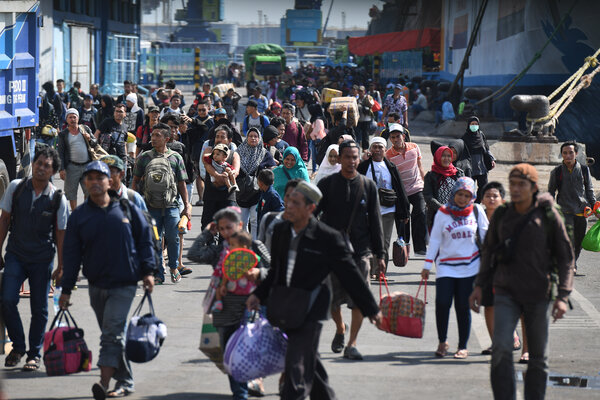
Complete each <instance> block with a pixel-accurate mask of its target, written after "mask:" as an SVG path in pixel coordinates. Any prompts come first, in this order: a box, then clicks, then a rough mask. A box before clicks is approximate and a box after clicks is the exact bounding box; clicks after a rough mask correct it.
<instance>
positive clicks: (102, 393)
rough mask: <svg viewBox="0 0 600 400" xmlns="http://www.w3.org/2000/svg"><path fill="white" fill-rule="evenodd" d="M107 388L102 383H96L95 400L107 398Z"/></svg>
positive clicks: (93, 389) (93, 390) (93, 391)
mask: <svg viewBox="0 0 600 400" xmlns="http://www.w3.org/2000/svg"><path fill="white" fill-rule="evenodd" d="M106 389H107V388H105V387H104V386H102V384H101V383H94V385H93V386H92V394H93V395H94V400H104V399H106Z"/></svg>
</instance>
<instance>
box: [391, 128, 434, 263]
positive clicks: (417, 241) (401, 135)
mask: <svg viewBox="0 0 600 400" xmlns="http://www.w3.org/2000/svg"><path fill="white" fill-rule="evenodd" d="M388 130H389V132H390V142H392V147H391V148H390V149H389V150H388V151H387V152H386V153H385V157H386V158H387V159H388V160H390V161H391V162H392V163H394V165H396V168H398V172H399V173H400V178H401V179H402V184H403V185H404V189H405V190H406V195H407V196H408V201H409V202H410V204H412V207H413V208H412V213H411V216H410V221H406V223H405V224H404V229H403V230H402V231H403V235H402V236H403V237H404V240H405V241H406V243H409V242H410V238H411V228H412V239H413V249H414V251H415V254H418V255H421V256H424V255H425V253H426V252H427V228H426V226H427V225H426V220H425V197H423V187H424V186H425V185H424V182H423V178H425V171H424V170H423V165H422V164H421V150H420V149H419V146H417V145H416V144H415V143H412V142H407V141H406V140H405V130H404V128H403V127H402V125H400V124H390V126H389V128H388ZM409 222H410V224H409Z"/></svg>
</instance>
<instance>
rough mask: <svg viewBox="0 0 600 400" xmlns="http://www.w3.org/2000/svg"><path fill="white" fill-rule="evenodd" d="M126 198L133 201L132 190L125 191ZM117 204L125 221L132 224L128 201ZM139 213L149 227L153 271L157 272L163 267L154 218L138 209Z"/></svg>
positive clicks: (120, 201)
mask: <svg viewBox="0 0 600 400" xmlns="http://www.w3.org/2000/svg"><path fill="white" fill-rule="evenodd" d="M127 197H128V198H129V199H133V197H134V194H133V190H132V189H127ZM132 201H133V200H132ZM119 204H120V206H121V210H123V214H125V216H126V217H127V219H129V221H132V222H131V223H132V224H133V218H132V215H131V203H130V200H127V199H119ZM140 211H141V212H142V215H143V216H144V219H145V220H146V222H147V223H148V225H149V226H150V231H151V232H150V236H151V237H152V254H153V255H154V269H155V270H156V271H157V272H158V270H159V269H160V268H162V265H163V257H162V240H161V239H160V236H159V235H158V229H157V227H156V221H155V220H154V218H152V216H151V215H150V213H149V212H147V211H144V210H142V209H140Z"/></svg>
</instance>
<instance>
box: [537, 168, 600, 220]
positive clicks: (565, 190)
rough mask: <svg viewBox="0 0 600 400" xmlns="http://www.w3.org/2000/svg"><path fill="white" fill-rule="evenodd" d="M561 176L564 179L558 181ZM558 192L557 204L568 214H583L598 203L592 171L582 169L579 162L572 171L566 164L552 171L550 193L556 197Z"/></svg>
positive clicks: (549, 184) (549, 183)
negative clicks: (586, 208)
mask: <svg viewBox="0 0 600 400" xmlns="http://www.w3.org/2000/svg"><path fill="white" fill-rule="evenodd" d="M584 173H585V174H587V177H585V179H584V176H583V174H584ZM559 176H562V178H561V179H558V178H559ZM557 191H558V195H557V196H556V202H557V203H558V205H559V206H560V207H561V209H562V211H563V212H564V213H567V214H579V213H582V212H583V210H584V209H585V207H586V206H589V207H593V206H594V203H595V202H596V197H595V196H594V188H593V187H592V177H591V175H590V169H589V168H581V164H579V162H575V165H574V166H573V170H572V171H569V168H567V166H566V165H565V164H564V163H563V164H561V165H560V166H558V167H557V168H555V169H553V170H552V172H551V173H550V182H548V192H550V194H551V195H552V196H554V194H555V193H556V192H557Z"/></svg>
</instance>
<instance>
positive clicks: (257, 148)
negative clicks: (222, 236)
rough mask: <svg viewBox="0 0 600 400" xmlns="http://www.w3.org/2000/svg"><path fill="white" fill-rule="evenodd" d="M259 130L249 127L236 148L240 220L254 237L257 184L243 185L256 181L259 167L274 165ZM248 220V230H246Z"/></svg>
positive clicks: (255, 231) (258, 194) (256, 229)
mask: <svg viewBox="0 0 600 400" xmlns="http://www.w3.org/2000/svg"><path fill="white" fill-rule="evenodd" d="M261 143H262V139H261V136H260V132H259V131H258V129H257V128H250V129H249V130H248V135H247V136H246V140H245V141H244V143H242V144H241V145H240V146H239V147H238V148H237V150H236V152H237V153H238V154H239V156H240V175H239V177H238V178H237V183H238V186H239V188H240V192H238V194H237V203H238V205H239V206H240V208H241V209H242V221H243V222H244V229H245V230H246V231H251V233H252V237H253V238H254V239H256V236H257V235H258V226H257V220H256V217H257V215H256V205H257V204H258V199H259V198H260V191H259V190H258V186H257V185H252V184H248V185H244V184H243V182H245V181H246V180H251V181H256V179H257V178H256V176H257V175H258V172H259V171H260V170H261V169H264V168H271V167H274V166H275V160H273V157H272V156H271V153H269V152H268V151H267V150H266V149H265V148H264V147H263V146H262V144H261ZM248 221H250V230H248Z"/></svg>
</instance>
